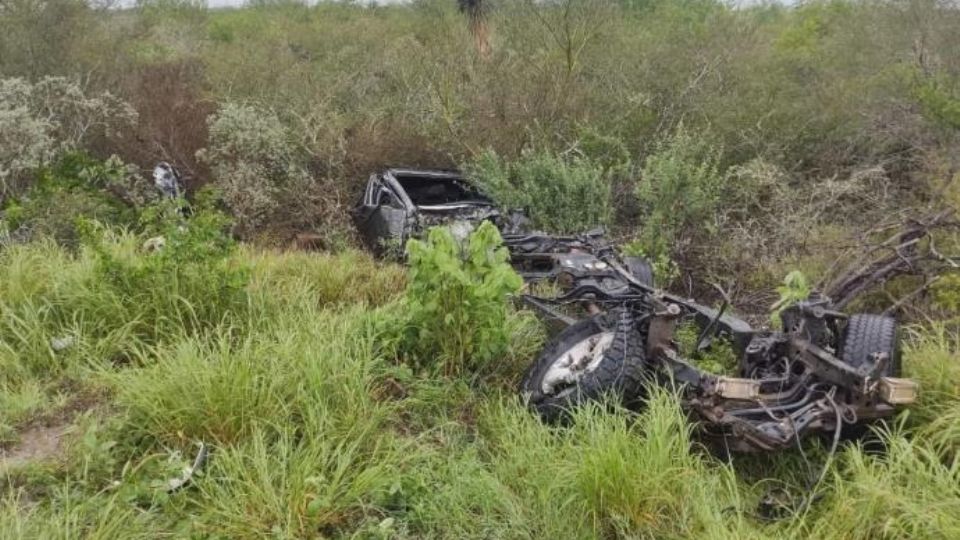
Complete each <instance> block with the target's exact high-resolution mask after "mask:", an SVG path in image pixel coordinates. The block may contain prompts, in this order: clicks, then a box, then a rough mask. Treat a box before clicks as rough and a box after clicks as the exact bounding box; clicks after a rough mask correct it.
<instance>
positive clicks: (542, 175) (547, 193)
mask: <svg viewBox="0 0 960 540" xmlns="http://www.w3.org/2000/svg"><path fill="white" fill-rule="evenodd" d="M467 169H468V172H469V175H470V178H471V179H473V180H474V181H476V182H477V183H478V184H479V185H480V187H481V188H483V189H484V190H485V191H487V192H488V193H489V194H490V195H491V196H492V197H493V199H494V200H496V201H497V202H498V203H499V204H501V205H503V206H504V207H505V208H511V209H514V208H516V209H521V210H526V211H527V212H528V213H529V215H530V218H531V219H532V221H533V224H534V226H536V227H538V228H541V229H543V230H546V231H551V232H559V233H579V232H583V231H585V230H587V229H592V228H594V227H598V226H607V225H610V218H611V215H612V208H613V201H611V193H610V188H611V178H610V176H609V175H608V173H607V171H606V170H604V168H603V167H602V166H601V165H600V164H598V163H596V162H594V161H592V160H590V159H589V158H585V157H580V156H571V157H563V156H558V155H554V154H551V153H549V152H542V151H541V152H535V151H531V152H527V153H524V154H522V155H521V156H520V157H519V158H518V159H517V160H516V161H506V160H504V159H503V158H500V157H499V156H497V155H496V154H495V153H493V152H492V151H487V152H485V153H484V154H482V155H481V156H480V157H479V158H478V159H477V160H476V161H474V162H472V163H471V164H469V165H468V167H467Z"/></svg>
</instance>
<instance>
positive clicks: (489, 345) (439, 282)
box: [401, 222, 522, 376]
mask: <svg viewBox="0 0 960 540" xmlns="http://www.w3.org/2000/svg"><path fill="white" fill-rule="evenodd" d="M501 243H502V240H501V238H500V233H499V232H498V231H497V229H496V227H494V226H493V224H491V223H489V222H484V223H482V224H481V225H480V227H479V228H477V230H476V231H474V232H473V233H471V235H470V238H469V239H468V240H467V242H466V245H465V246H460V245H458V244H457V242H456V240H454V238H453V235H452V234H451V233H450V231H449V230H447V229H445V228H440V227H438V228H434V229H431V230H430V232H429V234H428V235H427V239H426V241H424V242H421V241H418V240H410V241H409V242H408V243H407V252H408V255H409V259H410V283H409V285H408V286H407V295H406V302H407V306H406V309H407V310H408V322H407V325H408V328H409V329H408V335H407V337H406V339H405V342H404V343H403V344H402V346H401V347H402V350H403V351H405V352H406V353H407V355H408V357H410V358H413V359H415V360H416V362H417V363H418V364H420V365H421V366H424V367H427V368H430V369H437V370H439V371H441V372H442V373H444V374H445V375H447V376H452V375H457V374H460V373H463V372H467V373H470V372H480V371H484V370H486V371H489V370H490V366H489V364H491V363H493V362H495V361H497V360H498V359H500V358H501V356H502V355H503V354H504V353H505V352H506V350H507V346H508V344H509V334H508V332H507V326H506V324H505V323H506V321H507V313H508V305H507V296H508V295H509V294H511V293H514V292H516V291H518V290H519V289H520V286H521V284H522V280H521V279H520V276H518V275H517V274H516V273H515V272H514V271H513V269H512V268H511V267H510V264H509V262H508V258H509V254H508V253H507V250H506V248H504V247H502V245H501Z"/></svg>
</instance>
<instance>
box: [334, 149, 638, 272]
mask: <svg viewBox="0 0 960 540" xmlns="http://www.w3.org/2000/svg"><path fill="white" fill-rule="evenodd" d="M352 215H353V219H354V223H355V224H356V226H357V229H358V230H359V231H360V235H361V237H362V238H363V242H364V244H366V246H367V247H368V248H369V249H371V250H372V251H373V252H374V253H377V254H379V255H382V256H388V257H389V256H394V257H398V258H399V257H400V256H401V255H402V250H403V246H404V245H405V243H406V241H407V240H408V239H410V238H419V237H421V236H423V235H424V234H425V233H426V231H427V230H429V229H430V228H431V227H436V226H438V225H443V226H446V227H448V228H449V229H450V231H451V232H452V233H453V235H454V237H455V238H457V239H459V240H462V239H465V238H466V237H467V236H468V235H469V234H470V233H471V232H472V231H473V230H474V229H475V228H476V227H477V226H478V225H479V224H480V223H482V222H484V221H490V222H492V223H493V224H494V225H496V226H497V228H498V229H499V230H500V233H501V236H502V237H503V242H504V245H505V246H506V247H507V249H508V250H509V251H510V259H511V264H512V265H513V267H514V269H516V271H517V272H518V273H519V274H520V275H521V276H522V277H523V278H524V280H525V281H526V282H528V283H532V282H537V281H552V282H556V283H557V284H559V285H560V286H561V287H565V286H566V285H567V284H572V283H573V281H574V279H583V278H590V279H592V280H594V282H596V284H597V285H598V286H601V287H603V288H605V289H610V290H616V289H622V288H623V287H625V286H626V282H624V281H623V278H622V275H621V273H620V272H618V271H615V270H614V269H613V268H612V266H611V263H613V264H617V265H618V266H620V267H621V268H625V269H626V270H627V271H628V272H631V273H632V274H633V275H634V277H635V278H636V279H638V280H640V281H641V282H643V283H646V284H647V285H650V286H652V285H653V270H652V268H651V266H650V264H649V263H648V262H647V261H646V260H645V259H643V258H641V257H621V256H620V255H619V252H618V251H617V250H616V248H615V247H614V246H613V245H612V244H610V243H609V242H607V241H606V240H605V239H604V237H603V231H602V230H600V229H597V230H593V231H588V232H586V233H583V234H580V235H568V236H559V235H550V234H545V233H542V232H538V231H534V230H531V227H530V226H529V220H528V219H527V218H526V216H525V215H524V214H523V212H521V211H518V210H513V211H509V212H506V211H502V210H501V209H499V208H498V207H497V205H496V203H495V202H494V201H493V200H491V199H490V198H489V197H487V196H486V195H484V194H483V193H481V192H480V191H479V190H478V189H477V188H475V187H474V186H473V185H472V184H471V183H470V182H469V181H467V180H466V179H465V178H464V177H463V176H462V175H460V174H459V173H457V172H454V171H438V170H418V169H401V168H390V169H386V170H384V171H383V172H380V173H377V174H373V175H371V176H370V178H369V179H368V181H367V185H366V188H365V190H364V194H363V197H362V198H361V200H360V202H359V203H358V204H357V205H356V207H355V208H354V209H353V212H352Z"/></svg>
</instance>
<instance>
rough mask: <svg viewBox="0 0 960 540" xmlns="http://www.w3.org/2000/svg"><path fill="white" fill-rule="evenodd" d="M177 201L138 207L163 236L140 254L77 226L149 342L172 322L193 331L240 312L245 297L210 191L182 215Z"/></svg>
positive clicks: (243, 277) (101, 276)
mask: <svg viewBox="0 0 960 540" xmlns="http://www.w3.org/2000/svg"><path fill="white" fill-rule="evenodd" d="M183 204H184V203H183V201H182V200H171V199H165V200H163V201H161V202H160V203H159V204H158V205H156V206H154V207H152V208H150V209H147V210H144V212H143V215H142V217H141V219H142V221H143V223H144V227H145V229H146V230H147V231H148V233H150V234H154V235H157V236H155V238H160V239H162V240H161V241H159V242H158V245H157V246H156V247H155V251H153V252H152V253H149V254H146V255H132V256H131V254H130V253H129V252H126V251H123V250H118V249H117V246H116V244H115V243H113V242H112V241H111V239H110V236H111V233H110V232H109V231H108V230H107V229H105V228H104V227H103V226H101V225H99V224H96V223H94V222H88V223H87V224H86V225H85V226H84V230H83V245H84V247H85V248H86V249H89V250H90V251H91V252H92V253H93V254H94V259H95V267H94V271H95V274H96V276H97V279H98V280H99V282H100V284H101V286H102V287H103V288H104V289H105V290H106V292H108V293H109V294H110V295H111V296H112V297H113V299H114V301H115V302H117V303H118V304H119V305H118V307H119V308H120V309H121V310H123V311H124V312H126V313H127V314H128V317H130V319H129V321H130V322H131V323H133V324H135V325H136V328H135V330H134V331H135V332H136V333H138V334H140V335H142V336H145V337H146V338H147V339H148V340H150V341H155V340H162V339H163V337H164V335H165V334H166V333H167V332H170V331H173V330H174V329H185V330H186V331H188V332H196V331H199V330H202V329H204V328H209V327H211V326H212V325H217V324H221V323H223V322H225V320H226V319H227V318H228V317H236V316H238V315H242V314H243V313H244V312H245V310H246V308H247V304H248V301H247V291H246V286H247V283H248V280H249V271H248V269H247V268H246V267H245V266H244V265H238V264H236V262H235V261H233V260H232V259H231V255H232V254H233V253H234V250H235V243H234V241H233V240H232V239H231V238H230V237H229V236H228V235H227V231H226V229H227V227H228V224H229V221H228V220H227V219H226V217H225V216H223V215H222V214H221V213H219V212H218V211H217V210H215V209H214V207H213V198H212V196H211V195H201V196H199V197H198V198H197V201H196V204H195V205H194V206H193V208H192V215H191V216H190V219H189V220H184V219H183V218H182V217H181V213H182V210H181V209H182V205H183ZM148 244H149V243H147V244H145V247H144V249H146V248H147V246H148Z"/></svg>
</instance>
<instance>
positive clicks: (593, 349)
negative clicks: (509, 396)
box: [540, 332, 613, 394]
mask: <svg viewBox="0 0 960 540" xmlns="http://www.w3.org/2000/svg"><path fill="white" fill-rule="evenodd" d="M612 344H613V332H600V333H597V334H593V335H592V336H589V337H587V338H585V339H583V340H581V341H579V342H577V343H576V344H575V345H574V346H573V347H570V348H569V349H567V350H566V351H564V352H563V353H562V354H560V356H559V357H557V359H556V360H554V362H553V364H551V365H550V369H548V370H547V373H546V374H545V375H544V376H543V381H542V382H541V384H540V390H541V391H542V392H543V393H544V394H557V393H559V392H561V391H563V390H564V389H565V388H569V387H572V386H574V385H576V383H577V382H578V381H579V380H580V379H581V378H582V377H583V376H584V375H586V374H587V373H590V372H591V371H593V370H595V369H597V366H599V365H600V361H601V360H603V355H604V353H606V352H607V349H609V348H610V345H612Z"/></svg>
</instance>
